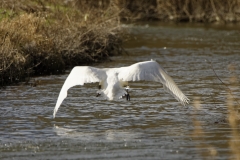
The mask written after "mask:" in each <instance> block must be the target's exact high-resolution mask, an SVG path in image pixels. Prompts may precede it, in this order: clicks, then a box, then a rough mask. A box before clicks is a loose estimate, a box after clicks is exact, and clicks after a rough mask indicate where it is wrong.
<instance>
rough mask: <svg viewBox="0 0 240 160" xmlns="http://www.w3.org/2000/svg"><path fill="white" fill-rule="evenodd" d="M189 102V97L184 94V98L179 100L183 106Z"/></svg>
mask: <svg viewBox="0 0 240 160" xmlns="http://www.w3.org/2000/svg"><path fill="white" fill-rule="evenodd" d="M189 103H190V99H188V98H187V97H186V96H185V97H184V99H183V100H182V101H181V104H182V105H183V106H186V105H188V104H189Z"/></svg>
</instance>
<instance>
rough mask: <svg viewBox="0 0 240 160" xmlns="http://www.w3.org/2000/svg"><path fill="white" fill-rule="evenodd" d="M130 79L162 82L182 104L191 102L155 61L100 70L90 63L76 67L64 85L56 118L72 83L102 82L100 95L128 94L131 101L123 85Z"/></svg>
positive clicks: (73, 84)
mask: <svg viewBox="0 0 240 160" xmlns="http://www.w3.org/2000/svg"><path fill="white" fill-rule="evenodd" d="M128 81H155V82H161V83H162V84H163V88H164V89H165V90H166V91H167V92H168V93H170V94H171V95H172V96H174V97H175V98H176V99H177V100H178V101H179V102H181V103H182V104H183V105H185V104H188V102H189V99H188V98H187V97H186V96H185V95H184V94H183V93H182V91H181V90H180V89H179V88H178V86H177V85H176V84H175V82H174V81H173V79H172V78H171V77H170V76H169V75H167V73H166V72H165V71H164V69H163V68H162V67H161V66H160V65H159V64H158V63H157V62H156V61H153V60H151V61H144V62H139V63H135V64H133V65H131V66H128V67H120V68H103V69H99V68H95V67H89V66H77V67H74V68H73V69H72V71H71V72H70V74H69V76H68V77H67V79H66V80H65V82H64V84H63V86H62V89H61V91H60V94H59V96H58V100H57V103H56V106H55V108H54V112H53V118H55V115H56V113H57V110H58V108H59V107H60V105H61V103H62V101H63V100H64V99H65V98H66V97H67V91H68V89H69V88H71V87H73V86H76V85H84V83H95V82H99V87H100V88H99V89H101V90H100V91H99V92H98V95H97V96H99V95H100V94H103V95H104V96H105V97H106V98H107V99H108V100H113V99H117V98H119V97H122V96H124V95H125V96H126V98H127V100H130V95H129V94H128V89H129V87H128V86H127V88H124V87H123V86H124V85H126V84H127V82H128Z"/></svg>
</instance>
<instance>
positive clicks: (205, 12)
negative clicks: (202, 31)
mask: <svg viewBox="0 0 240 160" xmlns="http://www.w3.org/2000/svg"><path fill="white" fill-rule="evenodd" d="M117 2H118V6H120V7H122V8H125V10H124V12H122V13H121V17H122V19H125V20H150V19H152V20H162V21H187V22H239V21H240V1H239V0H150V1H144V0H132V1H127V0H117Z"/></svg>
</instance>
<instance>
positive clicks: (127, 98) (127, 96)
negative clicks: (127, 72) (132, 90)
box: [126, 93, 130, 101]
mask: <svg viewBox="0 0 240 160" xmlns="http://www.w3.org/2000/svg"><path fill="white" fill-rule="evenodd" d="M126 100H127V101H130V94H129V93H127V94H126Z"/></svg>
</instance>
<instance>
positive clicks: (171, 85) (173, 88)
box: [163, 72, 190, 106]
mask: <svg viewBox="0 0 240 160" xmlns="http://www.w3.org/2000/svg"><path fill="white" fill-rule="evenodd" d="M163 75H164V79H165V81H164V82H163V88H164V90H165V91H167V92H168V93H170V94H171V95H172V96H173V97H174V98H175V99H177V100H178V101H179V102H180V103H181V104H182V105H184V106H186V105H187V104H189V102H190V100H189V99H188V98H187V97H186V96H185V95H184V94H183V93H182V91H181V90H180V89H179V88H178V86H177V85H176V83H175V82H174V81H173V79H172V78H171V77H170V76H169V75H167V73H165V72H164V74H163Z"/></svg>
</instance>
